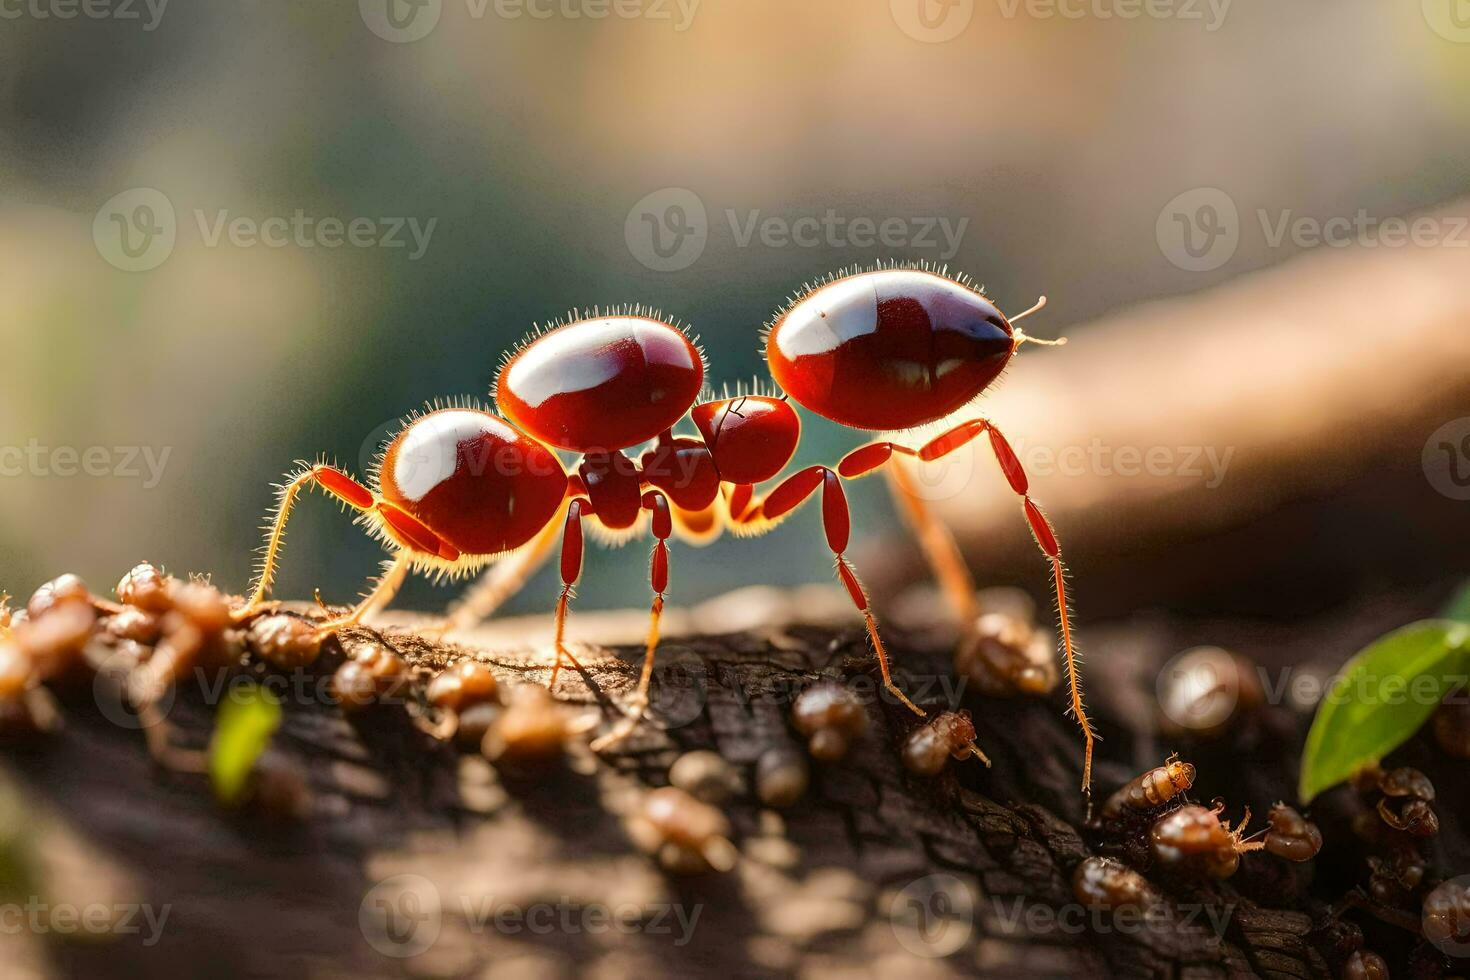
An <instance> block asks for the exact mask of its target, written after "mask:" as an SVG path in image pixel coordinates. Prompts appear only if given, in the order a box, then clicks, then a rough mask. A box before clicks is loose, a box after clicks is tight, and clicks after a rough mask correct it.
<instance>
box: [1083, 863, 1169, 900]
mask: <svg viewBox="0 0 1470 980" xmlns="http://www.w3.org/2000/svg"><path fill="white" fill-rule="evenodd" d="M1072 894H1073V895H1074V896H1075V897H1076V899H1077V901H1079V902H1081V903H1082V904H1083V905H1086V906H1087V907H1088V908H1101V909H1109V910H1112V909H1119V908H1138V909H1148V908H1151V907H1153V906H1154V905H1157V904H1158V903H1159V902H1160V901H1162V899H1161V898H1160V896H1159V893H1158V892H1157V891H1155V890H1154V887H1153V886H1152V885H1150V884H1149V882H1148V879H1147V878H1145V877H1144V876H1143V875H1141V874H1139V873H1138V872H1137V871H1135V870H1133V869H1132V868H1130V867H1128V865H1126V864H1124V863H1123V862H1122V861H1119V860H1118V859H1117V858H1111V857H1089V858H1084V859H1083V860H1082V861H1081V862H1080V863H1079V864H1078V865H1077V867H1076V869H1075V870H1074V871H1073V872H1072Z"/></svg>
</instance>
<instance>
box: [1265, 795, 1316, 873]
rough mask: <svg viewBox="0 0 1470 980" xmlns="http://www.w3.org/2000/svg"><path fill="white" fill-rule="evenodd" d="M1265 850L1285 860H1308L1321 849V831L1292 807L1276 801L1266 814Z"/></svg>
mask: <svg viewBox="0 0 1470 980" xmlns="http://www.w3.org/2000/svg"><path fill="white" fill-rule="evenodd" d="M1266 820H1267V822H1268V823H1269V824H1270V825H1271V827H1270V829H1269V830H1267V831H1266V837H1265V842H1266V850H1267V851H1269V852H1270V853H1272V854H1274V855H1276V856H1277V857H1279V858H1284V859H1286V860H1287V861H1297V862H1301V861H1310V860H1312V858H1314V857H1316V856H1317V852H1318V851H1320V850H1322V831H1321V830H1319V829H1317V825H1316V824H1314V823H1312V822H1311V821H1310V820H1308V819H1307V818H1306V817H1304V816H1302V815H1301V814H1300V813H1298V812H1297V810H1296V809H1295V808H1294V807H1289V806H1287V805H1286V804H1285V803H1277V804H1276V805H1275V806H1273V807H1272V808H1271V812H1270V813H1268V814H1267V815H1266Z"/></svg>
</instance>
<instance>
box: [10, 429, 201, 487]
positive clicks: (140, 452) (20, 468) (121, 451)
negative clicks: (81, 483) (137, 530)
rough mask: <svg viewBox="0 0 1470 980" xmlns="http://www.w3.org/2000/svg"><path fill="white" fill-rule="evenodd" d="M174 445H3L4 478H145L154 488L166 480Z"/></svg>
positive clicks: (34, 442)
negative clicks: (165, 476) (166, 469)
mask: <svg viewBox="0 0 1470 980" xmlns="http://www.w3.org/2000/svg"><path fill="white" fill-rule="evenodd" d="M172 453H173V447H172V446H162V447H157V446H80V447H78V446H46V445H43V444H42V443H41V441H40V440H39V439H30V440H28V441H27V442H26V444H25V445H23V446H6V445H0V477H19V476H29V477H36V478H38V479H50V478H58V479H70V478H72V477H78V476H85V477H90V478H92V479H103V478H106V477H113V478H116V479H119V480H142V481H143V489H144V490H152V489H153V488H154V487H156V486H158V484H159V481H161V480H162V479H163V471H164V468H165V467H166V466H168V458H169V456H170V455H171V454H172Z"/></svg>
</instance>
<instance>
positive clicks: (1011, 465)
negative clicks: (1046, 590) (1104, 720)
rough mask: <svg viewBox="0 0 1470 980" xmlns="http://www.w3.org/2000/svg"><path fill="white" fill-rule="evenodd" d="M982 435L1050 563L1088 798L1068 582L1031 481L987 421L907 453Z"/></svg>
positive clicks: (935, 453) (928, 453) (1088, 730)
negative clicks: (1079, 735)
mask: <svg viewBox="0 0 1470 980" xmlns="http://www.w3.org/2000/svg"><path fill="white" fill-rule="evenodd" d="M982 432H984V433H988V434H989V436H990V448H991V451H992V452H994V453H995V460H996V462H997V463H999V464H1000V469H1001V472H1002V473H1003V474H1005V478H1006V482H1007V483H1009V484H1010V485H1011V490H1013V491H1014V492H1015V493H1016V495H1017V496H1019V497H1020V498H1021V507H1022V510H1023V512H1024V513H1025V515H1026V523H1027V524H1029V525H1030V526H1031V535H1032V537H1034V538H1035V539H1036V546H1037V547H1038V548H1040V549H1041V553H1042V556H1043V557H1044V558H1045V559H1046V560H1047V561H1048V562H1050V563H1051V572H1052V582H1053V584H1054V585H1055V586H1056V590H1057V620H1058V622H1059V623H1060V625H1061V633H1062V651H1063V653H1064V655H1065V657H1066V661H1067V686H1068V689H1069V694H1070V697H1071V702H1072V707H1071V711H1072V716H1073V717H1074V718H1076V719H1077V724H1078V725H1079V726H1080V727H1081V729H1082V740H1083V742H1084V743H1085V752H1084V755H1083V760H1082V792H1083V794H1084V795H1087V796H1089V797H1090V796H1091V793H1092V747H1093V742H1094V740H1095V738H1096V736H1095V735H1094V734H1093V731H1092V722H1091V721H1090V720H1089V719H1088V717H1087V712H1086V711H1085V710H1084V709H1083V705H1082V679H1081V675H1080V673H1079V672H1078V669H1077V651H1076V649H1075V648H1074V647H1073V645H1072V617H1071V614H1070V612H1069V611H1068V608H1067V582H1066V576H1065V570H1064V569H1063V567H1062V550H1061V545H1060V544H1059V543H1058V542H1057V535H1056V531H1054V530H1053V529H1052V526H1051V522H1049V521H1048V520H1047V519H1046V515H1045V514H1043V513H1042V512H1041V508H1040V507H1038V506H1037V505H1036V502H1035V501H1034V500H1032V499H1031V493H1030V490H1031V485H1030V481H1029V480H1028V479H1027V477H1026V471H1025V469H1024V468H1022V466H1021V461H1020V459H1018V458H1017V457H1016V451H1015V450H1014V449H1012V448H1011V444H1010V443H1009V442H1007V441H1006V437H1005V436H1004V435H1002V434H1001V431H1000V430H999V429H997V428H996V427H995V426H994V425H993V424H992V423H991V422H990V421H989V420H988V419H972V420H971V421H968V422H963V423H961V424H960V425H958V426H955V427H954V428H953V429H951V430H949V431H948V432H946V433H944V434H943V435H940V436H938V437H937V438H935V439H932V440H930V441H929V442H927V443H925V444H924V445H923V446H921V447H919V449H918V450H917V451H909V452H911V453H912V454H913V455H917V456H918V457H919V459H921V460H923V461H925V462H928V461H930V460H935V459H938V458H939V457H941V456H944V455H946V454H947V453H951V452H954V451H955V450H956V449H958V448H959V447H960V446H963V445H964V444H965V443H967V442H969V441H970V440H972V439H974V438H976V437H978V436H979V435H980V434H981V433H982Z"/></svg>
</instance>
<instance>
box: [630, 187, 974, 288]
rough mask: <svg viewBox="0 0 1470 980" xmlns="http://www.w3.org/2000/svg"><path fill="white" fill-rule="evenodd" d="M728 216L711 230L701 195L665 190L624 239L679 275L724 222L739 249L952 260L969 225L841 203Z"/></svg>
mask: <svg viewBox="0 0 1470 980" xmlns="http://www.w3.org/2000/svg"><path fill="white" fill-rule="evenodd" d="M723 218H724V221H723V222H718V223H716V225H715V226H714V228H712V227H711V224H710V220H709V212H708V210H707V209H706V208H705V204H704V201H703V200H702V199H701V198H700V196H699V195H698V194H696V193H694V192H693V191H691V190H689V189H688V188H687V187H664V188H662V189H660V190H657V191H654V192H653V193H652V194H648V195H645V196H644V197H642V198H640V199H639V200H638V202H637V203H635V204H634V205H633V207H632V208H630V209H629V211H628V215H627V217H626V218H625V219H624V221H623V240H624V241H625V242H626V243H627V245H628V251H629V252H630V253H631V254H632V255H633V257H634V258H635V259H637V260H638V261H639V262H640V263H641V264H642V265H644V266H645V267H647V268H649V269H652V270H653V271H655V272H678V271H680V270H682V269H687V268H689V267H690V266H691V265H693V264H694V263H695V262H697V261H699V257H700V256H701V255H703V254H704V249H705V246H706V245H707V244H708V243H709V238H710V235H711V234H712V233H713V232H714V231H715V230H718V229H721V228H723V227H728V229H729V234H730V239H731V241H733V242H734V244H735V247H736V248H751V247H754V246H759V247H761V248H772V249H786V248H853V249H872V248H880V247H881V248H883V249H895V248H902V249H911V250H915V251H930V252H933V253H934V254H935V256H936V257H937V258H939V259H941V260H944V261H948V260H949V259H952V258H954V257H955V255H956V254H957V253H958V252H959V250H960V243H961V241H963V239H964V237H965V231H966V230H967V229H968V228H969V226H970V219H969V218H959V219H958V220H955V219H951V218H949V217H946V216H942V215H907V216H905V215H871V214H849V213H845V212H843V211H839V210H837V209H836V208H826V209H825V210H823V211H821V212H817V213H812V214H799V215H795V216H792V215H789V214H766V213H765V212H763V211H762V210H761V209H759V208H751V209H746V210H744V211H742V210H739V209H736V208H725V209H724V211H723Z"/></svg>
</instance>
